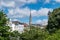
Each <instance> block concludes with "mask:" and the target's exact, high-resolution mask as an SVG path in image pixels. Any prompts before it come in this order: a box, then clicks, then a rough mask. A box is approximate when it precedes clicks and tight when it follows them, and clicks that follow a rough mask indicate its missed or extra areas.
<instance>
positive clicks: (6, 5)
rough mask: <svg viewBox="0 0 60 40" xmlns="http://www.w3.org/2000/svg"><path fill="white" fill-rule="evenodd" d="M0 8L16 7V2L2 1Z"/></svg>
mask: <svg viewBox="0 0 60 40" xmlns="http://www.w3.org/2000/svg"><path fill="white" fill-rule="evenodd" d="M0 6H4V7H15V2H14V1H8V2H4V1H0Z"/></svg>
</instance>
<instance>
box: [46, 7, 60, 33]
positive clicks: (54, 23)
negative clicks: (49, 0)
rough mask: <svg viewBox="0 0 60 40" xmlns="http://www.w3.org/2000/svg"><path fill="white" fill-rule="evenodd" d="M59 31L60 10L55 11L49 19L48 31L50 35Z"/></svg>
mask: <svg viewBox="0 0 60 40" xmlns="http://www.w3.org/2000/svg"><path fill="white" fill-rule="evenodd" d="M57 29H60V8H57V9H54V10H53V12H50V14H49V19H48V26H47V30H48V31H49V32H50V33H54V32H55V31H56V30H57Z"/></svg>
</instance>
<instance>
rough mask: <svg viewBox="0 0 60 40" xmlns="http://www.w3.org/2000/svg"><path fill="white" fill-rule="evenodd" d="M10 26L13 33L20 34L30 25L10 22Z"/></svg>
mask: <svg viewBox="0 0 60 40" xmlns="http://www.w3.org/2000/svg"><path fill="white" fill-rule="evenodd" d="M8 26H10V27H11V31H15V30H16V31H18V32H20V33H22V32H24V28H25V27H27V26H28V25H27V24H26V23H21V22H19V21H10V22H9V24H8Z"/></svg>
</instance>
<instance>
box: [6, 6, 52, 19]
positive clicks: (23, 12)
mask: <svg viewBox="0 0 60 40" xmlns="http://www.w3.org/2000/svg"><path fill="white" fill-rule="evenodd" d="M8 11H9V12H8V14H7V15H8V17H9V18H23V17H29V16H30V9H29V8H28V7H26V8H16V9H9V10H8ZM49 11H52V9H49V8H41V9H39V10H31V14H32V17H35V16H36V17H39V16H48V12H49Z"/></svg>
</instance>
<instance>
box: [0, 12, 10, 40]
mask: <svg viewBox="0 0 60 40" xmlns="http://www.w3.org/2000/svg"><path fill="white" fill-rule="evenodd" d="M7 21H8V18H7V16H6V14H4V12H3V11H0V36H1V38H4V40H7V39H8V37H9V29H10V27H9V26H7Z"/></svg>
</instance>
